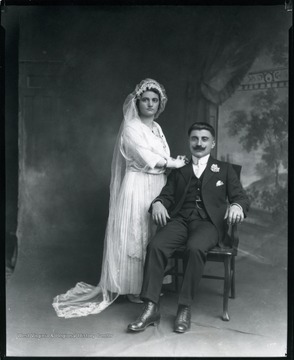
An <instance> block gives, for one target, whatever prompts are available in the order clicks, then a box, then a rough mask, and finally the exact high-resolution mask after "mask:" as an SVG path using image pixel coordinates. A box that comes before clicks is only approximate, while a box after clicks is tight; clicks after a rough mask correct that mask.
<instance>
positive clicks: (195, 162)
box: [192, 154, 210, 165]
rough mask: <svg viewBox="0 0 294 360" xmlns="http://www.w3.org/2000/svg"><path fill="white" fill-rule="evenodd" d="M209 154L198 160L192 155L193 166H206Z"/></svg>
mask: <svg viewBox="0 0 294 360" xmlns="http://www.w3.org/2000/svg"><path fill="white" fill-rule="evenodd" d="M209 156H210V154H208V155H205V156H203V157H202V158H200V159H198V158H197V157H196V156H194V155H192V161H193V165H196V164H198V165H206V164H207V162H208V159H209Z"/></svg>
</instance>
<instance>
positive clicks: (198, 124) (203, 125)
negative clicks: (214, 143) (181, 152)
mask: <svg viewBox="0 0 294 360" xmlns="http://www.w3.org/2000/svg"><path fill="white" fill-rule="evenodd" d="M193 130H207V131H209V132H210V133H211V135H212V136H213V138H215V130H214V128H213V126H211V125H210V124H208V123H206V122H195V123H194V124H192V125H191V126H190V127H189V129H188V135H189V136H190V134H191V132H192V131H193Z"/></svg>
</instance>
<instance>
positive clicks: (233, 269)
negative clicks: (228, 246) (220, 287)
mask: <svg viewBox="0 0 294 360" xmlns="http://www.w3.org/2000/svg"><path fill="white" fill-rule="evenodd" d="M235 297H236V288H235V256H232V260H231V298H232V299H235Z"/></svg>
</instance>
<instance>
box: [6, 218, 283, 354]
mask: <svg viewBox="0 0 294 360" xmlns="http://www.w3.org/2000/svg"><path fill="white" fill-rule="evenodd" d="M48 241H49V239H48ZM60 249H61V248H60V247H58V248H57V247H54V246H52V245H51V246H49V245H47V246H41V245H39V246H35V247H31V248H26V247H25V246H24V245H23V246H22V247H21V248H20V253H19V258H18V263H17V266H16V270H15V272H14V273H13V275H12V276H11V278H10V279H9V281H8V282H7V290H6V307H7V325H6V328H7V356H67V357H72V356H122V357H132V356H136V357H138V356H142V357H143V356H158V357H160V356H168V357H283V356H285V354H286V352H287V234H286V230H285V229H283V228H282V229H281V228H275V229H271V227H270V225H268V224H267V225H260V224H259V225H257V224H252V223H250V219H248V222H247V223H243V224H242V225H241V226H240V246H239V254H238V257H237V260H236V269H237V274H236V298H235V299H231V300H230V301H229V313H230V321H229V322H224V321H222V319H221V315H222V289H223V287H222V286H223V285H222V281H218V280H210V279H202V281H201V286H200V289H199V295H198V296H197V298H196V299H195V302H194V305H193V308H192V324H191V330H190V331H189V332H187V333H185V334H176V333H174V332H173V331H172V329H173V321H174V318H175V313H176V307H177V305H176V304H177V295H176V294H175V293H173V292H171V291H168V290H167V289H165V290H164V295H163V296H162V298H161V314H162V317H161V322H160V324H159V326H158V327H154V326H150V327H148V328H147V329H146V330H145V331H144V332H141V333H128V332H127V331H126V328H127V325H128V323H130V322H131V321H133V320H135V319H136V317H137V316H138V314H139V313H140V310H141V307H142V305H138V304H132V303H130V302H128V301H127V300H126V299H125V298H124V297H120V298H119V299H118V300H117V301H116V302H115V303H114V304H112V305H111V306H110V307H109V308H108V309H106V310H105V311H103V312H102V313H101V314H98V315H90V316H88V317H83V318H75V319H62V318H58V317H57V316H56V314H55V312H54V310H53V308H52V306H51V303H52V299H53V297H54V296H55V295H57V294H59V293H62V292H65V291H66V290H68V289H69V288H70V287H72V286H73V285H75V282H76V278H77V274H78V273H80V274H82V275H81V277H82V276H83V271H84V273H85V274H86V273H87V271H89V270H83V269H89V264H90V262H89V261H90V260H91V259H92V258H89V256H88V255H87V253H88V254H89V253H91V248H90V247H89V249H86V250H88V252H87V251H85V247H83V251H81V248H79V247H78V246H75V247H73V248H72V249H71V251H66V250H65V249H63V251H61V250H60ZM77 259H79V261H78V262H77ZM221 271H223V269H222V266H221V264H212V263H207V265H206V273H213V272H218V273H219V272H221ZM83 280H85V279H83V278H81V279H80V281H83Z"/></svg>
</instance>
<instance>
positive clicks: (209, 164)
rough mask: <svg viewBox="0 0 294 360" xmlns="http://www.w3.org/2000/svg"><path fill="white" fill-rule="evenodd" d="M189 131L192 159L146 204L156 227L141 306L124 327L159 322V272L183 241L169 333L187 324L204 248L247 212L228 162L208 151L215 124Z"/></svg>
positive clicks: (183, 329)
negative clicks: (181, 268) (179, 281)
mask: <svg viewBox="0 0 294 360" xmlns="http://www.w3.org/2000/svg"><path fill="white" fill-rule="evenodd" d="M188 135H189V146H190V151H191V154H192V161H191V162H189V163H188V164H187V165H185V166H184V167H182V168H179V169H175V170H173V171H172V172H171V173H170V175H169V176H168V179H167V183H166V185H165V186H164V187H163V189H162V191H161V193H160V195H159V196H158V197H157V198H156V199H155V200H154V201H153V202H152V204H151V207H150V211H151V212H152V219H153V221H154V222H155V223H156V224H157V225H160V226H161V227H160V229H159V231H158V232H157V233H156V235H155V236H154V237H153V239H152V240H151V241H150V243H149V245H148V247H147V256H146V260H145V268H144V278H143V285H142V291H141V298H142V300H144V303H145V306H144V309H143V312H142V314H141V315H140V316H139V318H138V319H137V320H136V321H135V322H133V323H131V324H129V325H128V330H129V331H143V330H145V329H146V327H147V326H149V325H157V324H158V323H159V321H160V312H159V298H160V292H161V286H162V281H163V277H164V270H165V268H166V265H167V261H168V259H169V258H170V257H171V256H172V255H173V253H174V251H175V250H176V249H177V248H179V247H181V246H183V245H184V246H185V255H184V256H185V260H186V261H185V263H186V267H185V274H184V277H183V282H182V286H181V290H180V293H179V299H178V311H177V316H176V320H175V323H174V331H175V332H177V333H184V332H186V331H187V330H188V329H189V328H190V321H191V304H192V303H193V299H194V298H195V296H196V294H197V289H198V285H199V282H200V280H201V277H202V274H203V269H204V265H205V261H206V254H207V251H209V250H210V249H211V248H213V247H214V246H216V245H217V244H219V245H220V246H222V244H223V241H224V239H225V237H226V231H227V226H228V225H227V223H229V224H234V223H240V222H242V221H243V219H244V217H245V216H246V213H247V211H248V207H249V201H248V198H247V196H246V194H245V191H244V190H243V188H242V185H241V183H240V181H239V179H238V177H237V174H236V172H235V170H234V169H233V167H232V165H230V164H228V163H226V162H222V161H219V160H216V159H214V158H213V157H212V156H211V155H210V152H211V150H212V149H213V148H214V146H215V131H214V128H213V127H212V126H211V125H210V124H208V123H205V122H196V123H194V124H192V126H191V127H190V128H189V130H188ZM228 201H229V203H230V206H229V207H228ZM225 219H226V220H225Z"/></svg>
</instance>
